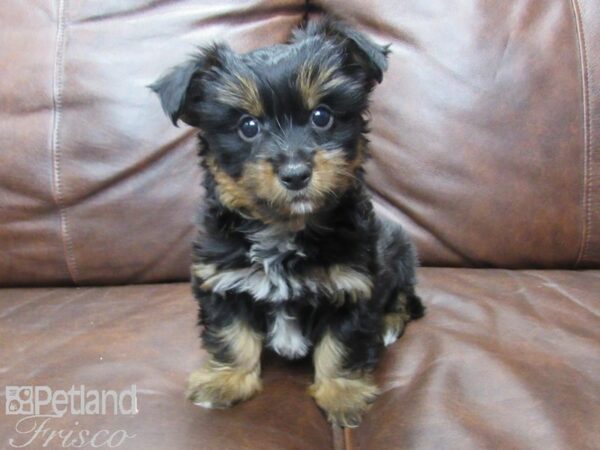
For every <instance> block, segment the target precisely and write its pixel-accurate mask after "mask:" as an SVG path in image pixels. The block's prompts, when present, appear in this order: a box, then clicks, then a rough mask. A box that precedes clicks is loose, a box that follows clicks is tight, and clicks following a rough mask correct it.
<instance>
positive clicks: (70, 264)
mask: <svg viewBox="0 0 600 450" xmlns="http://www.w3.org/2000/svg"><path fill="white" fill-rule="evenodd" d="M65 2H66V0H59V2H58V22H57V27H56V51H55V58H54V73H53V80H52V102H53V115H52V142H51V145H52V175H53V186H52V193H53V196H54V202H55V203H56V206H57V207H58V210H59V216H60V231H61V238H62V244H63V252H64V255H65V261H66V265H67V270H68V272H69V275H70V276H71V281H73V283H76V282H77V279H78V270H77V263H76V261H75V257H74V255H73V241H72V240H71V236H70V235H69V220H68V216H67V208H66V205H65V200H64V197H63V182H62V173H61V167H60V158H61V146H60V138H59V132H58V131H59V127H60V120H61V117H62V114H61V108H62V92H63V75H64V50H65Z"/></svg>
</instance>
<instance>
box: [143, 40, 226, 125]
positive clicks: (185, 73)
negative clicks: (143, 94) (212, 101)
mask: <svg viewBox="0 0 600 450" xmlns="http://www.w3.org/2000/svg"><path fill="white" fill-rule="evenodd" d="M228 50H229V48H228V47H226V46H225V45H216V44H215V45H213V46H211V47H208V48H205V49H201V50H200V52H199V53H198V54H197V55H195V56H194V57H192V59H190V60H189V61H187V62H185V63H183V64H180V65H178V66H175V67H173V68H172V69H171V70H170V71H169V72H167V74H165V75H164V76H162V77H161V78H159V79H158V80H156V81H155V82H154V83H152V84H151V85H149V86H148V87H149V88H150V89H152V90H153V91H154V92H155V93H156V94H157V95H158V96H159V98H160V103H161V105H162V108H163V110H164V112H165V113H166V114H167V116H169V117H170V118H171V121H172V122H173V125H175V126H177V121H178V120H179V119H181V120H182V121H183V122H185V123H187V124H188V125H192V126H195V125H197V124H198V115H197V112H196V111H195V108H193V105H194V104H195V103H197V102H199V101H201V100H202V78H203V77H204V76H205V75H206V74H207V73H208V72H210V71H211V70H213V69H214V68H215V67H219V66H221V64H222V61H223V59H222V57H223V53H224V52H226V51H228Z"/></svg>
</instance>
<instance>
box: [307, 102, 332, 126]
mask: <svg viewBox="0 0 600 450" xmlns="http://www.w3.org/2000/svg"><path fill="white" fill-rule="evenodd" d="M310 118H311V120H312V123H313V125H314V126H315V127H317V128H320V129H322V130H327V129H329V128H330V127H331V125H333V114H331V111H330V110H329V108H327V107H326V106H319V107H317V108H316V109H315V110H314V111H313V112H312V114H311V116H310Z"/></svg>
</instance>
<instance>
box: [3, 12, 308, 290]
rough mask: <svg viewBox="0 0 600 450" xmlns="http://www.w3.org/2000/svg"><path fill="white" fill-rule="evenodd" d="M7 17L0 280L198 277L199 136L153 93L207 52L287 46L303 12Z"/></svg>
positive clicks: (6, 14)
mask: <svg viewBox="0 0 600 450" xmlns="http://www.w3.org/2000/svg"><path fill="white" fill-rule="evenodd" d="M6 3H7V4H4V5H3V8H1V9H0V24H1V28H2V30H1V31H0V33H1V36H2V39H1V40H0V65H1V67H2V70H1V73H2V81H0V105H1V106H0V108H1V112H0V283H2V284H17V285H24V284H46V283H52V284H70V283H77V284H106V283H131V282H152V281H166V280H175V279H184V278H187V277H189V262H190V249H191V242H192V239H193V236H194V219H195V215H196V213H197V209H198V203H199V202H200V201H201V194H202V192H201V188H200V184H201V174H200V169H199V167H198V160H197V156H196V144H195V136H194V134H195V133H194V131H193V130H192V129H191V128H189V127H185V126H182V127H181V128H175V127H173V125H172V124H171V123H170V121H169V119H168V118H167V117H166V116H165V115H164V114H163V112H162V110H161V107H160V102H159V100H158V98H157V97H156V95H155V94H154V93H152V92H151V91H150V90H149V89H148V88H147V87H146V86H147V85H148V84H150V83H152V82H153V81H155V80H156V79H157V78H158V77H159V76H160V75H161V74H163V73H164V72H165V71H166V70H167V69H168V68H170V67H171V66H173V65H175V64H178V63H180V62H183V61H184V60H185V59H186V58H187V57H188V56H189V55H190V54H192V53H194V52H195V51H196V48H197V46H198V45H202V44H208V43H209V42H212V41H214V40H225V41H227V42H229V43H230V44H231V45H232V46H233V47H234V48H235V49H236V50H239V51H247V50H250V49H253V48H256V47H259V46H262V45H267V44H272V43H279V42H284V41H285V40H286V39H287V38H288V36H289V32H290V30H291V29H292V28H293V27H294V26H296V25H297V24H299V23H300V22H301V20H302V17H303V14H304V13H305V4H304V1H303V0H297V1H285V0H280V1H269V2H262V1H252V0H249V1H244V2H240V1H235V0H231V1H218V2H215V1H210V0H206V1H198V0H189V1H178V2H155V1H151V0H123V1H122V0H119V1H94V0H82V1H49V0H46V1H43V0H37V1H31V0H29V1H27V2H21V1H16V0H14V1H13V0H10V1H7V2H6Z"/></svg>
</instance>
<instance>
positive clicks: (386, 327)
mask: <svg viewBox="0 0 600 450" xmlns="http://www.w3.org/2000/svg"><path fill="white" fill-rule="evenodd" d="M407 291H408V292H404V291H395V292H393V293H392V295H391V297H390V299H389V301H388V304H387V305H386V312H385V314H384V315H383V330H382V338H383V343H384V345H385V346H386V347H387V346H389V345H391V344H393V343H394V342H396V341H397V340H398V338H399V337H400V336H402V333H403V332H404V329H405V328H406V324H407V323H408V322H410V321H411V320H415V319H420V318H421V317H423V315H424V314H425V307H424V306H423V303H422V302H421V299H420V298H419V297H418V296H417V295H416V294H415V292H414V288H412V287H411V288H410V289H407Z"/></svg>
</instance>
